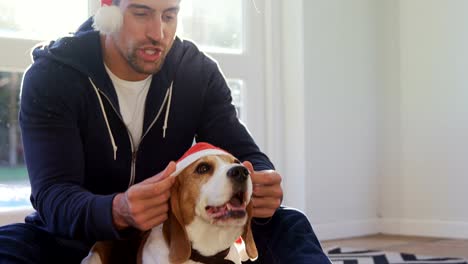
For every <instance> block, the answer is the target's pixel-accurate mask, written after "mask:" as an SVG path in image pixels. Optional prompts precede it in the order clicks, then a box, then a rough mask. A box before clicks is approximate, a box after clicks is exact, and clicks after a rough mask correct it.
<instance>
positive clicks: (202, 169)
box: [195, 163, 211, 174]
mask: <svg viewBox="0 0 468 264" xmlns="http://www.w3.org/2000/svg"><path fill="white" fill-rule="evenodd" d="M210 170H211V166H210V165H209V164H208V163H201V164H199V165H198V166H197V168H196V170H195V171H196V172H197V173H198V174H205V173H208V172H209V171H210Z"/></svg>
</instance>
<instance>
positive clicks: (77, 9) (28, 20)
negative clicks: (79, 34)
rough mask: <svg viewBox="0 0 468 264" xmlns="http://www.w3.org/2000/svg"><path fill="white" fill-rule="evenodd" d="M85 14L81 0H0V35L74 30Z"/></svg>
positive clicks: (45, 35)
mask: <svg viewBox="0 0 468 264" xmlns="http://www.w3.org/2000/svg"><path fill="white" fill-rule="evenodd" d="M38 10H40V12H38ZM59 10H63V12H60V11H59ZM67 10H68V12H66V11H67ZM57 11H58V12H57ZM87 16H88V5H87V4H86V2H84V1H82V0H67V1H63V0H41V1H34V0H29V1H28V0H15V1H11V0H0V36H2V37H9V38H20V39H36V40H45V39H53V38H57V37H59V36H63V35H64V34H67V33H69V32H72V31H74V30H75V29H76V28H78V26H79V25H80V24H81V23H82V22H83V21H84V19H86V17H87Z"/></svg>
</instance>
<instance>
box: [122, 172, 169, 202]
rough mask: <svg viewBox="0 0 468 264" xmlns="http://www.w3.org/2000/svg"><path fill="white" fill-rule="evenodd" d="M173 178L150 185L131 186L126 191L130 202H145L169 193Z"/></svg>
mask: <svg viewBox="0 0 468 264" xmlns="http://www.w3.org/2000/svg"><path fill="white" fill-rule="evenodd" d="M174 181H175V178H174V177H167V178H165V179H163V180H161V181H159V182H153V183H150V184H137V185H133V186H132V187H131V189H129V190H128V191H127V193H128V197H129V199H130V200H146V199H153V198H154V197H156V196H158V195H160V194H162V193H164V192H166V191H169V189H170V188H171V187H172V185H173V184H174Z"/></svg>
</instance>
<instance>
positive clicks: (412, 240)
mask: <svg viewBox="0 0 468 264" xmlns="http://www.w3.org/2000/svg"><path fill="white" fill-rule="evenodd" d="M321 243H322V247H323V248H324V249H326V248H330V247H334V246H339V247H351V248H357V249H378V250H384V251H393V252H404V253H414V254H420V255H429V256H443V257H463V258H466V259H468V240H456V239H443V238H427V237H409V236H408V237H407V236H393V235H372V236H365V237H357V238H351V239H340V240H328V241H321Z"/></svg>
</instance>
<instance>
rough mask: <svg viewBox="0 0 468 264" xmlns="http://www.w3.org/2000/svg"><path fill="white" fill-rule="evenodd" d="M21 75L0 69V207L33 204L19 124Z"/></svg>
mask: <svg viewBox="0 0 468 264" xmlns="http://www.w3.org/2000/svg"><path fill="white" fill-rule="evenodd" d="M21 75H22V74H21V73H9V72H8V73H7V72H0V211H5V210H11V209H12V208H18V207H29V206H30V203H29V194H30V192H31V191H30V187H29V181H28V176H27V172H26V167H25V165H24V159H23V148H22V143H21V136H20V130H19V126H18V103H19V91H20V83H21Z"/></svg>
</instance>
